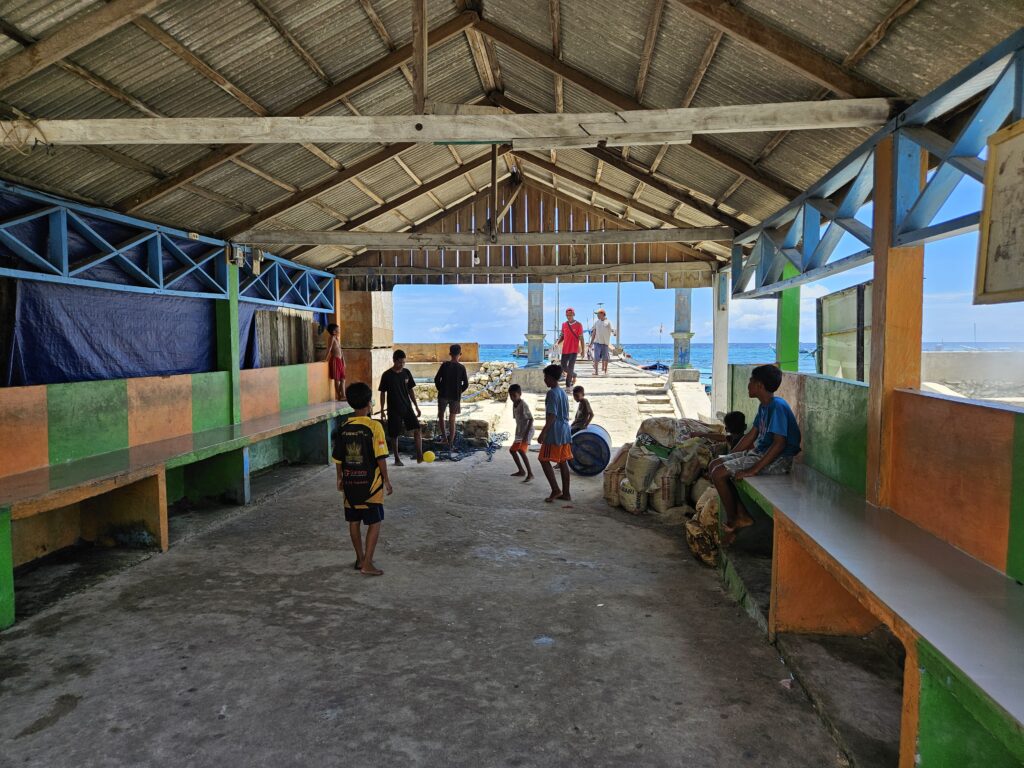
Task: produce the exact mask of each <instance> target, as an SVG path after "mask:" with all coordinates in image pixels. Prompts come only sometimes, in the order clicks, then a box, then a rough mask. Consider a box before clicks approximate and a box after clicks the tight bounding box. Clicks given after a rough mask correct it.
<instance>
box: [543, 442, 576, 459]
mask: <svg viewBox="0 0 1024 768" xmlns="http://www.w3.org/2000/svg"><path fill="white" fill-rule="evenodd" d="M539 458H540V460H541V461H550V462H552V463H553V464H561V463H562V462H563V461H568V460H569V459H571V458H572V445H570V444H569V443H566V444H565V445H548V444H547V443H545V444H544V445H542V446H541V448H540V456H539Z"/></svg>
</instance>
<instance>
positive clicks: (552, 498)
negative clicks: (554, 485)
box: [544, 491, 562, 504]
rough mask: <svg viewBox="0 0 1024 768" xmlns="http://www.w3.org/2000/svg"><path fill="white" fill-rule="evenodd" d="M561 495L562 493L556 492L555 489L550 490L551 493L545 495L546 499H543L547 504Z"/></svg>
mask: <svg viewBox="0 0 1024 768" xmlns="http://www.w3.org/2000/svg"><path fill="white" fill-rule="evenodd" d="M561 495H562V494H560V493H558V492H557V491H552V492H551V495H550V496H548V497H547V498H546V499H544V501H546V502H547V503H548V504H550V503H551V502H553V501H554V500H555V499H557V498H560V497H561Z"/></svg>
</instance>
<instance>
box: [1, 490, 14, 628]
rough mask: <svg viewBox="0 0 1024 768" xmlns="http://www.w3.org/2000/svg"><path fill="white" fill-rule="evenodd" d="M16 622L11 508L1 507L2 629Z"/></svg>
mask: <svg viewBox="0 0 1024 768" xmlns="http://www.w3.org/2000/svg"><path fill="white" fill-rule="evenodd" d="M13 623H14V553H13V547H12V545H11V509H10V507H3V508H0V629H7V627H9V626H11V625H12V624H13Z"/></svg>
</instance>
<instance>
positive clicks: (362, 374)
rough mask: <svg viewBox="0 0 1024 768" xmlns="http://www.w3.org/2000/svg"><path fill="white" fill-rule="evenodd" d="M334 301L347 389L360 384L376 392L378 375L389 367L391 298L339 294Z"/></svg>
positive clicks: (371, 293)
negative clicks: (338, 320)
mask: <svg viewBox="0 0 1024 768" xmlns="http://www.w3.org/2000/svg"><path fill="white" fill-rule="evenodd" d="M335 301H336V302H337V309H336V313H337V314H338V315H339V317H340V322H339V323H338V325H340V326H341V349H342V351H343V352H344V353H345V381H346V385H349V384H353V383H355V382H357V381H361V382H363V383H364V384H369V385H370V389H372V390H373V391H376V390H377V383H378V382H379V381H380V376H381V374H382V373H384V371H386V370H387V369H388V368H390V367H391V353H392V351H393V348H394V343H395V312H394V301H393V297H392V294H391V292H390V291H344V290H339V291H338V293H337V298H336V299H335Z"/></svg>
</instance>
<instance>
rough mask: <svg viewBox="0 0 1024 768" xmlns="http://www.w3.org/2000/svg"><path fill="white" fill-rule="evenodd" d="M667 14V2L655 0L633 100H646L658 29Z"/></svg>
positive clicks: (648, 22)
mask: <svg viewBox="0 0 1024 768" xmlns="http://www.w3.org/2000/svg"><path fill="white" fill-rule="evenodd" d="M664 12H665V0H654V5H653V6H652V7H651V15H650V16H649V17H648V19H647V34H646V35H645V36H644V47H643V50H642V51H641V52H640V66H639V68H638V69H637V74H636V86H635V87H634V88H633V98H634V99H636V100H637V101H640V102H642V101H643V100H644V89H645V88H646V87H647V75H648V73H649V72H650V69H651V60H652V59H653V58H654V44H655V43H656V42H657V41H658V29H659V28H660V27H661V17H662V14H663V13H664Z"/></svg>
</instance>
